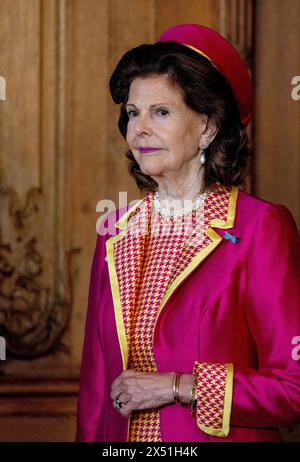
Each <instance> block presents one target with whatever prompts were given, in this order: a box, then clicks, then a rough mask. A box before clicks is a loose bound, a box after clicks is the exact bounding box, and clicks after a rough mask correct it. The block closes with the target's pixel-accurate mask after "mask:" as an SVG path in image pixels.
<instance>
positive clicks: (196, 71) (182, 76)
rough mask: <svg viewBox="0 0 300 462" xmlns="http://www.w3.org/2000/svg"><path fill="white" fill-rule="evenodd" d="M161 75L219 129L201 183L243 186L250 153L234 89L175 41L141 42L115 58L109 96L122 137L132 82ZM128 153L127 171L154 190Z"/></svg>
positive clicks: (143, 187)
mask: <svg viewBox="0 0 300 462" xmlns="http://www.w3.org/2000/svg"><path fill="white" fill-rule="evenodd" d="M162 74H165V75H168V77H169V79H170V82H171V83H172V84H173V85H176V86H177V87H178V88H179V89H181V91H182V93H183V96H184V101H185V103H186V104H187V106H189V107H190V108H191V109H192V110H194V111H196V112H198V113H202V114H206V115H207V116H208V118H209V119H212V120H213V121H214V122H215V123H216V126H217V128H218V133H217V135H216V136H215V138H214V139H213V141H212V142H211V143H210V145H209V146H208V147H207V149H206V151H205V152H206V163H205V164H204V167H205V168H204V187H205V188H208V187H211V186H213V185H214V184H216V183H219V184H222V185H224V186H232V185H237V186H239V185H242V184H243V182H244V179H245V175H246V169H247V164H248V157H249V156H250V155H251V153H250V149H249V140H248V136H247V133H246V130H245V127H244V125H243V124H242V122H241V119H240V114H239V110H238V105H237V101H236V98H235V96H234V94H233V92H232V89H231V87H230V85H229V83H228V82H227V80H226V79H225V77H224V76H223V75H222V74H221V73H220V72H219V71H218V70H217V69H216V68H215V67H214V66H213V65H212V64H211V63H210V61H209V60H208V59H206V58H205V57H203V56H202V55H200V54H199V53H197V52H196V51H194V50H192V49H190V48H189V47H187V46H185V45H182V44H180V43H178V42H173V41H170V42H158V43H154V44H143V45H140V46H138V47H136V48H133V49H131V50H129V51H127V52H126V53H125V54H124V55H123V57H122V58H121V59H120V61H119V62H118V64H117V66H116V68H115V70H114V71H113V73H112V75H111V78H110V82H109V87H110V92H111V95H112V98H113V101H114V102H115V103H117V104H121V107H120V116H119V121H118V126H119V130H120V132H121V134H122V136H123V137H124V138H125V139H126V132H127V123H128V115H127V112H126V109H125V105H126V103H127V101H128V94H129V89H130V84H131V82H132V81H133V80H134V79H135V78H137V77H148V76H154V75H162ZM126 156H127V158H128V159H129V167H128V170H129V173H130V175H132V176H133V177H134V179H135V181H136V184H137V186H138V187H139V189H140V191H145V190H146V191H149V190H151V191H154V190H156V189H157V186H158V185H157V183H156V181H155V180H154V179H153V178H151V177H150V176H148V175H145V174H144V173H143V172H142V171H141V169H140V167H139V165H138V163H137V162H136V160H135V158H134V156H133V154H132V152H131V151H130V150H129V151H127V153H126Z"/></svg>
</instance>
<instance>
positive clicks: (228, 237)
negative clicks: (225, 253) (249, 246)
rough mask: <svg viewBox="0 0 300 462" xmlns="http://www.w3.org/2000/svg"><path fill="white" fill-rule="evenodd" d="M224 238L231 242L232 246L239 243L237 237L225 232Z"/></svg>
mask: <svg viewBox="0 0 300 462" xmlns="http://www.w3.org/2000/svg"><path fill="white" fill-rule="evenodd" d="M224 238H225V239H227V240H229V241H231V242H233V243H234V244H237V243H238V242H240V238H239V237H236V236H233V234H230V233H228V232H226V233H225V234H224Z"/></svg>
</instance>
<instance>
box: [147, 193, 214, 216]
mask: <svg viewBox="0 0 300 462" xmlns="http://www.w3.org/2000/svg"><path fill="white" fill-rule="evenodd" d="M207 195H208V193H207V192H205V193H203V194H200V195H199V196H197V197H196V199H194V200H193V201H190V203H189V204H188V205H187V206H185V207H182V208H181V209H179V210H175V211H172V212H171V211H170V209H168V208H166V207H163V206H162V205H161V202H160V195H159V192H158V191H156V192H155V194H154V207H155V209H156V211H157V212H159V213H160V214H161V215H162V216H164V217H174V218H175V217H182V216H184V215H187V214H188V213H190V212H192V211H193V210H197V209H199V208H202V207H203V204H204V201H205V199H206V197H207Z"/></svg>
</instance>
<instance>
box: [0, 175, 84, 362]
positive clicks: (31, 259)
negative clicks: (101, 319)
mask: <svg viewBox="0 0 300 462" xmlns="http://www.w3.org/2000/svg"><path fill="white" fill-rule="evenodd" d="M24 202H25V204H24V206H22V205H21V200H20V199H19V197H18V195H17V193H16V192H15V191H14V190H13V189H12V188H10V187H9V186H7V185H6V184H5V181H4V174H3V173H2V174H0V204H1V208H0V213H1V218H2V220H1V221H2V223H4V222H5V223H7V222H9V225H10V224H11V227H10V229H11V230H12V232H10V238H9V240H8V241H7V240H4V239H3V233H2V227H1V226H0V334H1V335H2V336H3V337H4V338H5V340H6V348H7V353H8V354H10V355H13V356H15V357H18V358H34V357H37V356H41V355H44V354H46V353H47V352H49V351H50V350H52V349H53V348H54V347H55V346H56V345H57V343H58V340H59V338H60V337H61V335H62V333H63V331H64V329H65V327H66V324H67V322H68V318H69V314H70V306H71V295H70V294H71V292H72V290H71V289H72V277H71V274H70V265H68V269H69V271H68V274H67V278H66V279H67V283H63V284H55V286H56V287H61V286H63V287H64V291H63V293H61V292H62V291H60V292H58V289H55V288H52V287H49V286H45V285H44V284H43V282H42V277H41V276H42V274H43V268H44V261H43V257H42V253H41V250H40V248H39V244H38V239H37V237H36V236H35V235H34V229H32V228H31V229H29V230H28V229H27V221H28V220H29V219H30V218H32V216H33V215H35V214H37V213H38V212H39V204H40V202H41V193H40V191H39V190H38V189H37V188H32V189H30V190H29V191H28V193H27V195H26V198H25V201H24ZM5 204H6V205H7V212H8V213H7V216H5V217H4V214H3V209H4V208H5ZM3 218H4V220H3ZM25 231H26V232H25ZM74 251H75V252H77V251H78V249H75V250H71V251H69V252H67V261H68V260H70V258H71V256H72V254H73V253H74Z"/></svg>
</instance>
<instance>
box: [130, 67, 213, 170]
mask: <svg viewBox="0 0 300 462" xmlns="http://www.w3.org/2000/svg"><path fill="white" fill-rule="evenodd" d="M126 111H127V114H128V117H129V120H128V125H127V135H126V141H127V143H128V145H129V147H130V150H131V152H132V154H133V155H134V158H135V159H136V161H137V163H138V164H139V166H140V169H141V170H142V172H143V173H144V174H146V175H150V176H153V177H155V176H157V177H159V176H164V175H165V174H168V173H173V174H176V172H179V171H182V169H183V170H184V167H185V166H186V167H187V166H188V165H191V166H192V167H195V162H197V165H198V162H199V166H200V161H199V147H200V145H201V144H204V145H206V146H207V145H208V144H209V143H208V142H207V140H206V139H205V136H204V135H203V133H204V131H205V129H206V125H207V116H205V115H202V114H198V113H196V112H194V111H192V110H191V109H190V108H189V107H188V106H187V105H186V104H185V102H184V100H183V95H182V93H181V91H180V90H179V89H178V88H177V87H174V86H173V85H172V84H171V83H170V82H169V80H168V77H167V76H166V75H159V76H153V77H147V78H140V77H138V78H136V79H135V80H133V82H132V83H131V86H130V91H129V96H128V103H127V104H126ZM145 147H149V148H158V149H159V150H157V151H154V152H143V151H142V150H141V148H145Z"/></svg>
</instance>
